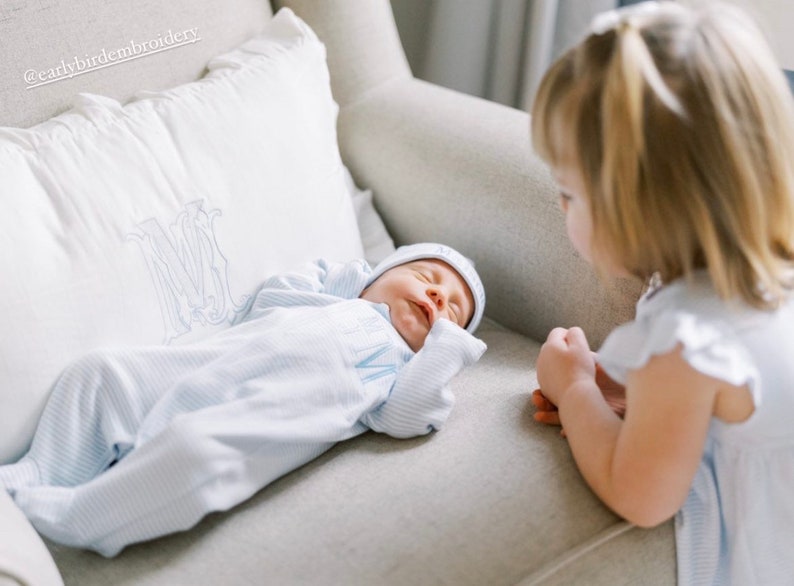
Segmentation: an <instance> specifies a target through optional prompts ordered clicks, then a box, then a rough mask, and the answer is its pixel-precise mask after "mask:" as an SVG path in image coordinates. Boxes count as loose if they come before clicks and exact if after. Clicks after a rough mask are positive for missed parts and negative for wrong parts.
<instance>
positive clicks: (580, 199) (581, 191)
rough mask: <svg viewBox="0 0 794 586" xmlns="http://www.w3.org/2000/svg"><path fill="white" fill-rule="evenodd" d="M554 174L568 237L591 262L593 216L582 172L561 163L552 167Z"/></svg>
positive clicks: (577, 249) (583, 256)
mask: <svg viewBox="0 0 794 586" xmlns="http://www.w3.org/2000/svg"><path fill="white" fill-rule="evenodd" d="M554 176H555V177H556V179H557V185H559V188H560V205H561V206H562V211H563V212H565V226H566V227H567V229H568V238H569V239H570V241H571V244H573V247H574V248H575V249H576V251H577V252H578V253H579V254H580V255H582V258H584V259H585V260H586V261H587V262H589V263H590V264H592V263H593V258H592V247H591V240H592V236H593V218H592V215H591V214H590V201H589V199H588V197H587V192H586V190H585V187H584V180H583V179H582V174H581V173H580V172H579V170H578V169H577V168H576V167H574V166H572V165H563V166H559V167H555V168H554Z"/></svg>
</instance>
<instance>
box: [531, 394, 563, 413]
mask: <svg viewBox="0 0 794 586" xmlns="http://www.w3.org/2000/svg"><path fill="white" fill-rule="evenodd" d="M532 404H533V405H534V406H535V407H536V408H537V409H540V410H541V411H556V410H557V407H556V406H555V405H554V403H552V402H551V401H549V400H548V399H547V398H546V397H544V396H543V391H541V390H540V389H535V390H534V391H532Z"/></svg>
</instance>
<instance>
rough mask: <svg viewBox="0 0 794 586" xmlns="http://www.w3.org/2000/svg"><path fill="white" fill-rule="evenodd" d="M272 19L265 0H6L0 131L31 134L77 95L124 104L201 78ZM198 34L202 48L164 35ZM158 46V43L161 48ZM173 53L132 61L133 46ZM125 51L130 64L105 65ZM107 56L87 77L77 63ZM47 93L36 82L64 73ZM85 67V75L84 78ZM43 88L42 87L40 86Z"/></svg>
mask: <svg viewBox="0 0 794 586" xmlns="http://www.w3.org/2000/svg"><path fill="white" fill-rule="evenodd" d="M271 14H272V10H271V7H270V4H269V3H268V2H266V1H264V0H226V1H224V2H203V3H196V2H161V1H160V0H139V1H136V2H125V1H123V0H112V1H105V0H83V1H81V2H60V1H59V0H42V1H39V2H31V1H29V0H9V1H8V2H2V3H0V55H2V56H3V58H2V59H1V60H0V79H2V80H3V83H2V84H0V126H18V127H23V128H24V127H28V126H32V125H33V124H36V123H38V122H41V121H43V120H46V119H47V118H50V117H51V116H54V115H55V114H58V113H60V112H63V111H65V110H68V109H69V108H70V107H71V105H72V101H73V97H74V94H75V93H77V92H89V93H94V94H101V95H105V96H109V97H111V98H114V99H116V100H118V101H120V102H122V103H123V102H126V101H127V100H128V99H130V98H131V97H132V96H133V95H134V94H135V93H136V92H137V91H139V90H151V91H158V90H163V89H168V88H171V87H174V86H175V85H179V84H181V83H186V82H189V81H193V80H195V79H197V78H199V77H200V76H201V74H202V73H203V71H204V67H205V66H206V64H207V61H209V60H210V59H211V58H212V57H214V56H216V55H219V54H221V53H223V52H224V51H228V50H230V49H232V48H234V47H236V46H237V45H239V44H240V43H242V42H243V41H245V40H246V39H248V38H249V37H251V36H252V35H253V34H255V33H257V32H258V31H259V30H260V29H261V28H262V26H263V25H264V23H265V22H266V20H267V19H268V18H269V16H270V15H271ZM191 29H196V30H197V32H198V38H199V39H200V40H198V41H195V42H186V43H183V44H177V43H172V44H170V45H166V43H165V41H164V40H165V39H167V38H168V32H169V31H171V33H172V35H173V33H178V32H181V31H186V30H191ZM159 40H163V42H159ZM151 41H154V42H155V44H156V45H157V46H159V45H162V47H163V48H165V47H166V46H168V47H171V48H168V49H165V50H162V51H159V52H148V53H147V54H146V55H145V56H144V54H143V52H142V51H140V52H139V55H140V56H135V55H134V52H135V50H136V49H135V47H134V45H133V44H137V45H139V46H140V45H143V43H147V44H148V43H149V42H151ZM127 47H129V48H130V49H131V54H130V57H133V58H131V59H129V60H127V61H123V62H115V63H114V64H112V65H108V64H109V63H110V61H109V60H108V57H107V55H108V53H109V52H110V51H115V50H120V49H124V48H127ZM103 50H104V51H105V55H106V58H105V59H104V61H106V63H105V64H104V65H106V66H105V67H102V68H97V69H95V70H91V71H88V72H85V73H80V72H78V71H77V69H78V68H79V66H80V61H83V62H86V61H90V60H91V58H93V57H96V58H97V60H96V62H95V63H96V66H97V67H99V66H100V65H103V63H101V62H100V60H99V58H100V56H101V55H102V51H103ZM68 65H74V68H75V71H74V72H72V73H73V76H72V77H71V78H68V77H64V78H61V79H60V80H59V81H55V82H53V83H48V84H46V85H36V87H32V88H30V89H27V88H28V86H30V85H33V84H37V83H40V82H41V81H42V80H40V79H38V77H39V75H41V76H43V77H45V78H46V77H48V75H50V70H52V75H56V74H58V71H57V69H58V67H59V66H60V67H62V70H63V72H64V73H65V72H66V71H68V69H67V68H68ZM87 69H88V67H87V66H86V68H85V69H83V71H87ZM44 81H46V79H45V80H44Z"/></svg>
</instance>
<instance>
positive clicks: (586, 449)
mask: <svg viewBox="0 0 794 586" xmlns="http://www.w3.org/2000/svg"><path fill="white" fill-rule="evenodd" d="M557 407H558V409H559V414H560V420H561V422H562V426H563V429H564V430H565V434H566V436H567V438H568V442H569V444H570V446H571V451H572V452H573V457H574V459H575V460H576V464H577V465H578V466H579V470H580V471H581V472H582V475H583V476H584V478H585V480H586V481H587V483H588V484H589V485H590V488H592V489H593V491H594V492H595V493H596V494H597V495H598V496H599V498H601V499H602V500H603V501H604V503H605V504H607V506H609V507H610V508H612V509H613V510H615V512H617V513H618V514H621V511H620V510H619V506H618V505H619V501H620V496H619V490H618V489H619V486H617V485H616V482H615V478H614V477H613V460H614V456H615V450H616V447H617V444H618V436H619V434H620V429H621V425H622V420H621V419H620V418H619V417H618V416H617V415H616V414H615V413H614V412H613V411H612V409H611V408H610V407H609V405H608V404H607V403H606V401H605V400H604V398H603V395H602V394H601V390H600V389H599V388H598V385H596V384H595V382H594V381H593V382H589V381H588V382H584V381H583V382H579V383H576V384H574V385H573V386H572V387H571V388H570V389H569V390H568V392H566V393H565V395H564V396H563V400H562V401H560V404H559V405H558V406H557Z"/></svg>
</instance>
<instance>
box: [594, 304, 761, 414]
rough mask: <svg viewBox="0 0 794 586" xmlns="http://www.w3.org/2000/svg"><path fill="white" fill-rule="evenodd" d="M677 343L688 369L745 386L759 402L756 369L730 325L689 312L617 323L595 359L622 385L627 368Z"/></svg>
mask: <svg viewBox="0 0 794 586" xmlns="http://www.w3.org/2000/svg"><path fill="white" fill-rule="evenodd" d="M679 343H680V344H681V346H682V357H683V358H684V360H686V362H687V363H688V364H689V365H690V366H691V367H692V368H694V369H695V370H697V371H698V372H701V373H703V374H705V375H707V376H711V377H714V378H716V379H719V380H723V381H725V382H727V383H729V384H732V385H737V386H740V385H745V384H746V385H748V388H749V389H750V391H751V393H752V395H753V400H754V402H755V404H756V406H757V405H758V404H759V403H760V388H759V387H760V385H759V381H760V377H759V373H758V370H757V368H756V366H755V363H754V361H753V359H752V357H751V356H750V354H749V352H748V351H747V350H746V349H745V347H744V345H743V344H742V342H741V339H740V338H739V337H738V336H737V334H736V333H735V332H734V331H733V329H732V328H731V327H730V324H729V323H727V322H724V321H715V320H709V319H706V318H703V317H701V316H699V315H696V314H694V313H690V312H686V311H681V310H672V309H670V310H666V311H662V312H660V313H658V314H654V315H648V316H645V317H643V318H640V319H637V320H636V321H633V322H629V323H627V324H624V325H622V326H619V327H618V328H616V329H615V330H614V331H613V332H612V333H611V334H610V335H609V336H608V337H607V339H606V340H605V341H604V344H603V346H602V347H601V349H600V350H599V351H598V361H599V363H600V364H601V366H602V367H603V368H604V370H605V371H606V372H607V374H608V375H609V376H610V377H612V378H613V379H614V380H615V381H617V382H619V383H621V384H625V382H626V377H627V375H628V372H629V371H631V370H636V369H639V368H642V367H643V366H644V365H645V364H646V363H647V362H648V361H649V360H650V359H651V357H652V356H655V355H659V354H666V353H667V352H670V351H671V350H673V348H675V347H676V345H677V344H679Z"/></svg>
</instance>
